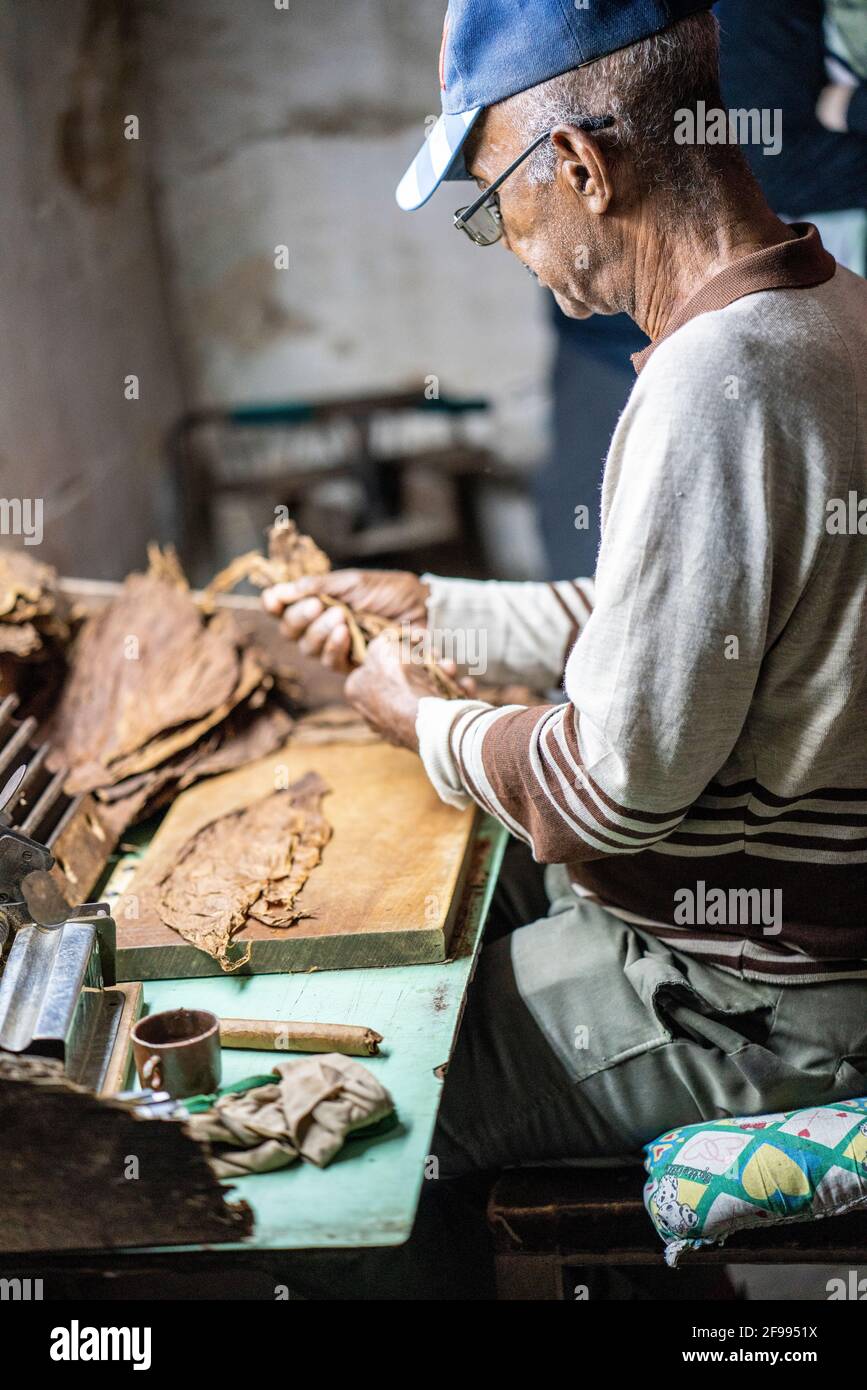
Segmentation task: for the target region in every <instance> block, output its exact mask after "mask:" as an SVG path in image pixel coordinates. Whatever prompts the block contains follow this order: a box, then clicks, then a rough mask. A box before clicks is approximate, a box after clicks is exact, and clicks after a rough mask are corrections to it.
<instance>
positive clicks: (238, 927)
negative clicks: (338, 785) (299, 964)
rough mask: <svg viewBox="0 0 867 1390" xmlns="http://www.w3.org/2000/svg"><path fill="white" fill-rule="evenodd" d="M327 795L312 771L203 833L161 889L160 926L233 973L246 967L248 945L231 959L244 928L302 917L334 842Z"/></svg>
mask: <svg viewBox="0 0 867 1390" xmlns="http://www.w3.org/2000/svg"><path fill="white" fill-rule="evenodd" d="M327 791H328V787H327V786H326V784H325V782H324V781H323V780H322V778H321V777H319V776H318V774H317V773H315V772H310V773H308V774H307V775H306V776H305V777H302V778H301V779H300V780H299V781H298V782H295V783H293V785H292V786H291V787H288V788H287V789H286V790H285V791H278V792H272V793H271V794H270V795H268V796H266V797H264V798H263V799H262V800H260V801H256V802H254V803H253V804H252V805H251V806H248V807H245V808H244V809H243V810H240V811H233V812H231V813H230V814H228V815H224V816H220V817H219V818H218V819H217V820H213V821H210V822H209V823H208V824H207V825H205V826H203V827H202V828H201V829H199V830H198V831H197V832H196V834H195V835H193V836H192V838H191V839H190V840H188V841H187V843H186V844H185V845H184V846H183V848H182V850H181V852H180V854H179V855H178V857H177V860H176V862H175V864H174V866H173V867H172V869H170V870H169V872H168V873H167V874H165V875H164V876H163V877H162V878H161V879H160V880H159V881H158V883H157V884H156V885H155V898H154V901H155V906H156V911H157V914H158V916H159V918H160V920H161V921H162V922H163V923H164V924H165V925H166V926H167V927H171V928H172V930H173V931H176V932H177V933H178V935H179V936H181V937H183V939H184V941H188V942H189V943H190V945H192V946H196V947H198V949H199V950H201V951H204V952H206V954H207V955H209V956H211V957H212V958H213V959H214V960H216V961H217V962H218V963H219V965H220V967H221V968H222V969H223V970H224V971H226V972H227V973H230V972H232V971H235V970H238V969H240V967H241V966H242V965H246V963H247V961H248V960H249V959H250V950H251V947H250V944H249V943H248V944H247V946H246V949H245V950H244V951H243V952H242V953H241V955H240V956H238V957H236V958H235V959H232V958H231V957H230V954H229V953H230V950H231V947H232V942H233V940H234V939H235V938H236V937H237V936H238V934H239V933H240V932H243V930H244V927H245V926H247V925H249V924H250V923H251V922H260V923H262V924H263V925H265V926H268V927H291V926H292V925H293V924H294V923H295V922H297V921H298V920H299V919H300V918H301V917H302V916H303V915H304V913H303V912H302V910H301V909H300V908H299V907H298V906H297V905H296V901H295V900H296V898H297V896H298V893H299V891H300V889H301V888H302V887H303V885H304V884H305V882H306V881H307V879H308V877H309V876H310V874H311V872H312V871H313V869H314V868H315V867H316V865H317V864H318V863H319V861H320V859H321V857H322V850H323V848H324V847H325V845H326V844H327V843H328V840H329V838H330V836H331V827H330V825H329V824H328V822H327V820H326V819H325V816H324V815H323V813H322V809H321V807H322V798H323V797H324V796H325V794H326V793H327Z"/></svg>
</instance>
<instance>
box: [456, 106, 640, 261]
mask: <svg viewBox="0 0 867 1390" xmlns="http://www.w3.org/2000/svg"><path fill="white" fill-rule="evenodd" d="M569 124H570V125H574V126H577V127H578V129H579V130H605V129H606V127H607V126H611V125H614V117H613V116H576V117H575V119H574V120H572V121H570V122H569ZM554 129H555V127H554V126H551V129H550V130H543V131H542V134H541V135H537V136H536V139H535V140H534V141H533V143H532V145H528V146H527V148H526V149H525V150H524V151H523V153H522V154H519V155H518V158H517V159H513V160H512V163H511V164H510V165H509V167H508V169H504V170H503V172H502V174H500V175H499V176H498V177H497V178H495V179H494V182H493V183H490V184H488V187H487V188H485V189H483V190H482V193H481V194H480V196H479V197H478V198H477V199H476V201H475V202H474V203H470V205H469V206H468V207H465V208H458V210H457V212H456V213H455V226H456V227H457V228H458V230H459V231H461V232H466V234H467V236H468V237H469V238H470V241H474V242H475V243H476V245H477V246H493V244H494V242H495V241H499V240H500V237H501V236H502V235H503V215H502V213H501V212H500V199H499V196H498V194H497V189H498V188H500V186H501V185H502V184H504V183H505V182H506V179H507V178H508V177H509V175H510V174H514V172H515V170H516V169H517V168H518V166H519V165H521V164H523V162H524V160H525V159H527V158H528V157H529V156H530V155H531V154H532V153H533V151H534V150H537V149H538V148H539V146H540V145H541V144H544V142H545V141H546V140H547V139H548V138H549V136H550V134H551V131H552V130H554Z"/></svg>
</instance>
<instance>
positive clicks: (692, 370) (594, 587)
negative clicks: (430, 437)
mask: <svg viewBox="0 0 867 1390" xmlns="http://www.w3.org/2000/svg"><path fill="white" fill-rule="evenodd" d="M636 367H637V369H638V370H639V372H640V375H639V377H638V380H637V382H636V385H635V387H634V389H633V392H632V394H631V396H630V399H629V401H628V403H627V405H626V408H625V410H624V412H623V414H622V416H621V418H620V421H619V423H618V426H617V430H616V432H615V435H614V438H613V440H612V444H611V448H610V451H609V455H608V459H607V462H606V467H605V475H604V480H603V489H602V543H601V547H600V551H599V557H598V563H597V570H596V576H595V580H594V581H593V582H590V581H581V580H577V581H575V582H562V583H557V584H553V585H544V584H498V583H479V582H473V581H465V580H444V579H437V578H434V577H428V578H429V582H430V583H431V598H430V603H429V625H430V627H431V629H432V630H434V631H450V630H451V631H458V632H460V631H461V630H467V629H479V630H480V631H481V632H483V633H484V635H485V641H486V643H487V672H486V678H487V679H494V680H515V679H526V680H529V681H531V682H533V683H535V684H536V685H539V686H540V687H542V688H545V687H546V686H547V687H553V686H555V685H557V684H559V683H560V682H561V681H562V682H563V684H564V690H565V699H564V700H562V701H561V702H559V703H556V704H550V705H545V706H541V707H535V708H525V707H521V706H507V707H506V708H499V709H497V708H492V707H491V706H489V705H487V704H485V703H483V702H481V701H478V700H462V701H456V702H448V701H444V700H439V699H433V698H431V699H423V700H422V701H421V702H420V708H419V717H418V725H417V729H418V735H419V745H420V752H421V756H422V759H423V761H424V764H425V767H426V769H427V772H428V775H429V776H430V778H431V780H432V782H433V784H434V786H435V787H436V789H437V791H438V792H439V794H440V796H441V797H442V798H443V799H444V800H446V801H448V802H450V803H452V804H454V805H458V806H462V805H466V804H468V802H469V801H470V800H474V801H476V802H478V804H479V805H481V806H482V807H484V808H485V809H486V810H487V811H490V812H491V813H492V814H493V815H494V816H496V817H497V818H498V819H499V820H500V821H502V822H503V824H505V825H506V826H507V827H508V828H509V830H510V831H511V832H512V833H513V834H514V835H516V836H517V837H518V838H519V839H521V840H523V841H525V842H526V843H527V844H528V845H529V846H530V847H531V848H532V851H533V854H534V856H535V858H536V859H537V860H539V861H541V862H544V863H564V864H565V865H566V866H567V867H568V869H569V872H570V875H571V878H572V882H573V885H574V887H575V891H576V893H578V894H579V895H581V896H582V897H587V898H590V899H592V900H594V901H597V902H600V903H602V904H604V905H605V906H606V907H607V908H608V909H609V910H610V911H611V912H613V913H615V914H616V915H618V916H620V917H622V918H625V919H626V920H628V921H630V922H634V923H636V924H638V925H640V926H642V927H643V928H644V929H646V930H648V931H651V932H654V933H656V934H658V935H660V936H662V937H665V938H668V939H670V940H671V941H672V942H673V943H674V944H676V945H677V947H678V948H679V949H680V950H683V951H689V952H695V953H699V954H701V956H702V957H703V958H704V959H706V960H707V961H709V962H713V963H715V964H717V965H719V966H721V967H723V968H725V969H727V970H731V971H734V972H736V973H738V974H740V975H743V976H745V977H752V978H759V979H763V980H770V981H778V982H780V983H798V982H807V981H812V980H817V979H827V978H829V977H847V978H851V977H852V976H863V977H865V978H867V624H865V617H867V444H865V441H867V282H865V281H863V280H861V279H859V278H858V277H857V276H854V275H852V274H850V273H849V272H848V271H846V270H844V269H842V268H837V267H835V263H834V261H833V260H832V259H831V258H830V257H828V256H827V253H826V252H825V251H824V250H823V248H822V246H821V243H820V242H819V239H818V235H817V233H816V232H815V229H812V228H810V229H807V228H800V229H798V238H797V240H793V241H790V242H786V243H783V244H782V245H781V246H779V247H774V248H771V249H770V250H766V251H760V252H758V253H755V254H754V255H751V256H749V257H746V258H744V260H742V261H739V262H737V263H736V264H735V266H734V267H730V268H729V269H728V270H727V271H726V272H724V274H723V275H721V276H718V277H717V279H716V280H713V281H711V282H710V283H709V284H708V285H707V286H705V287H704V289H703V290H702V291H700V293H699V294H698V295H697V296H696V297H695V299H694V300H693V301H690V304H689V305H687V306H686V309H685V310H683V311H681V313H680V314H679V315H678V317H677V319H676V320H675V321H674V322H673V323H672V324H671V325H670V326H669V332H668V333H667V335H666V336H665V337H664V338H662V339H660V340H658V341H657V342H656V343H654V344H652V345H651V347H650V348H648V349H646V350H645V352H644V353H642V354H639V355H638V357H637V359H636ZM575 500H578V499H575ZM563 505H564V506H567V507H569V508H570V510H571V508H572V507H573V505H574V501H573V499H572V498H564V499H563ZM564 668H565V678H564Z"/></svg>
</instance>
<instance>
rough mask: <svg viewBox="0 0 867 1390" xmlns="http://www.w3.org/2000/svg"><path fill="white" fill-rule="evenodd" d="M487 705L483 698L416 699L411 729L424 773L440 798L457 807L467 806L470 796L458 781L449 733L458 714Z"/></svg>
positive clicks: (428, 697) (459, 776)
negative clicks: (412, 728) (413, 725)
mask: <svg viewBox="0 0 867 1390" xmlns="http://www.w3.org/2000/svg"><path fill="white" fill-rule="evenodd" d="M490 708H491V706H490V705H488V704H486V703H485V701H484V700H441V699H438V698H437V697H436V696H433V695H431V696H426V697H424V698H422V699H421V700H419V702H418V716H417V718H416V721H415V731H416V734H417V735H418V751H419V754H420V756H421V760H422V762H423V763H424V769H425V772H426V773H427V775H428V777H429V778H430V781H431V783H432V785H433V788H434V790H435V791H436V794H437V796H438V797H439V798H440V800H441V801H445V802H446V803H447V805H449V806H457V807H458V809H459V810H463V809H464V807H465V806H469V805H471V804H472V797H470V796H469V795H468V793H467V792H466V790H465V789H464V785H463V782H462V781H461V775H460V772H459V770H458V765H457V762H456V761H455V757H454V754H453V753H452V750H451V743H450V739H449V735H450V733H451V731H452V726H453V725H454V723H455V720H456V719H460V717H461V715H463V714H468V713H470V712H471V711H475V710H486V709H490Z"/></svg>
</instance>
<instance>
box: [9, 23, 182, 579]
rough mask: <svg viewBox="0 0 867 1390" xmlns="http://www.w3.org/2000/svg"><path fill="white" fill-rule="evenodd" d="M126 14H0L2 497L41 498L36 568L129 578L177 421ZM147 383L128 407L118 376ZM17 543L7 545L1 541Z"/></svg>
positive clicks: (148, 529)
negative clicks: (134, 123)
mask: <svg viewBox="0 0 867 1390" xmlns="http://www.w3.org/2000/svg"><path fill="white" fill-rule="evenodd" d="M130 11H131V6H130V5H129V4H128V3H127V0H64V3H63V4H62V5H61V4H58V3H57V0H6V3H4V4H3V5H2V6H0V130H2V151H3V197H2V199H0V244H2V246H3V255H2V257H0V318H2V322H3V326H4V331H3V334H2V335H0V496H3V497H5V498H10V497H22V498H39V499H42V501H43V515H44V540H43V543H42V545H41V546H39V547H33V548H32V553H33V554H34V555H36V556H37V557H38V558H42V559H47V560H50V561H52V562H54V563H56V564H58V565H59V566H60V567H61V568H62V569H63V570H64V571H65V572H67V573H78V574H84V575H89V576H95V577H100V578H103V577H106V578H113V577H120V576H121V575H122V574H124V573H125V572H126V571H127V570H129V569H131V568H133V567H135V566H139V565H140V564H141V562H142V560H143V558H144V549H145V543H146V542H147V540H148V539H149V538H150V537H151V536H153V535H154V534H155V531H156V528H157V517H156V508H155V498H156V493H157V478H158V473H159V471H160V469H161V468H162V458H161V450H162V440H163V435H164V433H165V430H166V429H167V427H168V425H169V423H170V422H171V420H173V419H174V418H175V417H176V416H177V414H178V413H179V412H180V410H181V393H180V390H179V387H178V379H177V371H176V363H175V359H174V355H173V346H172V340H171V335H170V333H169V329H168V325H167V319H166V315H165V312H164V307H163V293H162V289H161V285H160V273H159V258H158V250H157V244H156V240H155V234H154V223H153V218H152V215H151V208H150V205H149V197H148V192H147V184H146V179H145V176H144V159H143V150H142V139H144V138H145V137H146V133H147V126H146V124H145V125H144V129H143V132H142V139H140V140H139V142H135V141H126V140H125V139H124V138H123V130H122V121H123V117H124V116H126V115H127V114H130V113H133V114H135V113H136V112H137V111H138V110H139V106H138V103H137V98H136V97H135V91H136V85H135V51H134V46H133V45H132V43H131V36H130V33H129V21H130ZM128 374H135V375H137V376H138V378H139V382H140V396H139V399H138V400H128V399H125V395H124V377H125V376H126V375H128ZM5 543H12V544H18V543H20V538H19V537H14V536H12V537H4V536H0V544H5Z"/></svg>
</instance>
